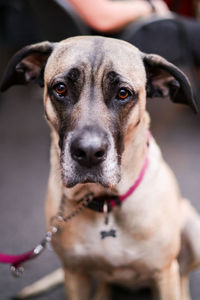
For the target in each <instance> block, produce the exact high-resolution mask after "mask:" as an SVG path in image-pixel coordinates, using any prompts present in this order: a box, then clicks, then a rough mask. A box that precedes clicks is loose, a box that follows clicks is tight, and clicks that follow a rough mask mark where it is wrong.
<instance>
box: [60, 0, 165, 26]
mask: <svg viewBox="0 0 200 300" xmlns="http://www.w3.org/2000/svg"><path fill="white" fill-rule="evenodd" d="M63 1H65V0H63ZM70 3H71V4H72V5H73V6H74V8H75V9H76V11H77V12H78V13H79V15H80V16H81V17H82V18H83V20H84V21H85V22H86V23H87V24H88V25H89V26H90V27H91V28H93V29H95V30H97V31H100V32H114V31H118V30H120V29H121V28H123V27H124V26H126V25H127V24H129V23H130V22H132V21H134V20H136V19H137V18H139V17H147V16H149V15H151V13H152V8H151V6H150V4H149V3H148V2H147V1H145V0H132V1H110V0H84V1H83V0H70ZM153 5H154V6H155V9H156V12H157V13H160V14H165V13H167V11H168V8H167V6H166V4H165V3H164V2H163V1H162V0H155V1H153Z"/></svg>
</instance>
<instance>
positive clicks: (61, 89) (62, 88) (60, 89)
mask: <svg viewBox="0 0 200 300" xmlns="http://www.w3.org/2000/svg"><path fill="white" fill-rule="evenodd" d="M54 89H55V91H56V93H57V94H58V95H59V96H64V95H66V93H67V87H66V85H65V84H64V83H58V84H56V86H55V87H54Z"/></svg>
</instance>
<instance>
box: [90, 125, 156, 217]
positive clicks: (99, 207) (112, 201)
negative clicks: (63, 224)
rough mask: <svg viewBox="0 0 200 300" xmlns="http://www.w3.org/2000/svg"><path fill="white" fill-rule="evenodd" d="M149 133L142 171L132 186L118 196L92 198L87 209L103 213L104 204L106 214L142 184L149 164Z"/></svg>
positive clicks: (149, 134)
mask: <svg viewBox="0 0 200 300" xmlns="http://www.w3.org/2000/svg"><path fill="white" fill-rule="evenodd" d="M150 138H151V133H150V132H149V131H148V135H147V154H146V157H145V160H144V163H143V166H142V169H141V171H140V173H139V175H138V178H137V179H136V181H135V182H134V184H133V185H132V186H131V187H130V188H129V190H128V191H127V192H126V193H125V194H123V195H119V196H108V195H102V196H99V197H93V200H92V201H91V202H90V203H89V204H88V206H87V207H88V208H90V209H92V210H95V211H97V212H103V211H104V209H103V207H104V204H105V203H106V204H107V206H108V208H107V209H108V212H110V211H111V210H112V209H113V208H114V207H115V206H119V205H121V204H122V202H124V201H125V200H126V199H127V198H128V197H129V196H130V195H132V194H133V193H134V192H135V190H136V189H137V188H138V186H139V185H140V183H141V182H142V180H143V178H144V175H145V173H146V170H147V167H148V162H149V143H150Z"/></svg>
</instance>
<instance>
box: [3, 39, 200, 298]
mask: <svg viewBox="0 0 200 300" xmlns="http://www.w3.org/2000/svg"><path fill="white" fill-rule="evenodd" d="M29 82H36V83H38V84H40V86H44V108H45V116H46V119H47V122H48V123H49V125H50V129H51V137H52V142H51V170H50V176H49V181H48V192H47V198H46V224H47V228H48V229H49V230H50V233H52V231H51V228H52V226H53V228H54V229H55V228H56V230H55V231H57V232H56V233H55V232H54V234H53V236H52V245H53V248H54V249H55V252H56V253H57V255H58V256H59V258H60V260H61V262H62V265H63V270H64V274H65V287H66V291H67V294H68V299H70V300H88V299H89V298H90V293H91V278H95V279H96V280H97V282H98V285H97V288H96V293H95V295H94V298H93V299H95V300H107V299H110V297H111V296H110V292H109V284H113V283H114V284H120V285H124V286H127V287H130V288H138V287H142V286H150V287H151V288H152V291H153V295H154V299H159V300H189V299H190V294H189V290H188V273H189V271H191V270H193V269H195V268H197V267H199V265H200V241H199V240H198V239H196V236H197V235H198V236H199V235H200V218H199V215H198V213H197V212H196V211H195V209H194V208H193V207H192V206H191V204H190V202H189V201H188V200H187V199H183V198H182V197H181V194H180V192H179V188H178V185H177V182H176V179H175V177H174V175H173V173H172V171H171V170H170V168H169V167H168V165H167V164H166V163H165V161H164V160H163V158H162V154H161V151H160V149H159V147H158V145H157V144H156V142H155V140H154V138H153V137H152V136H151V134H150V133H149V122H150V120H149V115H148V113H147V111H146V99H147V98H148V97H159V98H167V97H170V99H171V100H172V101H173V102H175V103H183V104H186V105H189V106H190V107H192V109H194V110H198V109H199V103H198V102H197V101H196V100H195V99H194V98H193V95H192V90H191V86H190V83H189V81H188V79H187V77H186V76H185V75H184V74H183V73H182V72H181V71H180V70H179V69H178V68H177V67H176V66H174V65H173V64H171V63H169V62H168V61H166V60H165V59H164V58H162V57H160V56H158V55H154V54H145V53H142V52H140V51H139V50H138V49H137V48H136V47H134V46H133V45H131V44H129V43H127V42H125V41H121V40H117V39H112V38H105V37H100V36H82V37H73V38H69V39H66V40H63V41H61V42H58V43H50V42H42V43H37V44H34V45H30V46H27V47H25V48H23V49H22V50H21V51H19V52H18V53H17V54H16V55H15V56H14V57H13V58H12V60H11V61H10V63H9V65H8V68H7V70H6V72H5V75H4V78H3V82H2V87H1V89H2V91H5V90H6V89H8V88H9V87H11V86H12V85H15V84H27V83H29ZM58 212H59V213H58ZM55 216H56V218H55ZM66 216H67V217H66ZM55 219H56V222H57V223H56V226H55V223H52V220H54V221H55ZM63 220H64V221H63ZM59 222H60V223H59ZM52 224H53V225H52ZM58 224H60V227H59V226H57V225H58Z"/></svg>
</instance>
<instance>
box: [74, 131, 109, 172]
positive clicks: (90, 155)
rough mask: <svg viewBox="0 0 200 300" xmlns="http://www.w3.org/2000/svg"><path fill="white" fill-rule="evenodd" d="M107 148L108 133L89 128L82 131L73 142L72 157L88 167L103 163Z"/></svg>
mask: <svg viewBox="0 0 200 300" xmlns="http://www.w3.org/2000/svg"><path fill="white" fill-rule="evenodd" d="M107 150H108V139H107V137H106V134H105V133H104V132H100V131H99V130H93V129H89V128H87V129H84V130H82V131H80V132H79V134H78V135H77V136H76V137H75V138H74V139H73V140H72V143H71V156H72V158H73V159H74V160H75V161H77V162H78V163H79V164H80V165H82V166H85V167H88V168H90V167H93V166H95V165H98V164H100V163H102V162H103V161H104V160H105V158H106V155H107Z"/></svg>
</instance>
